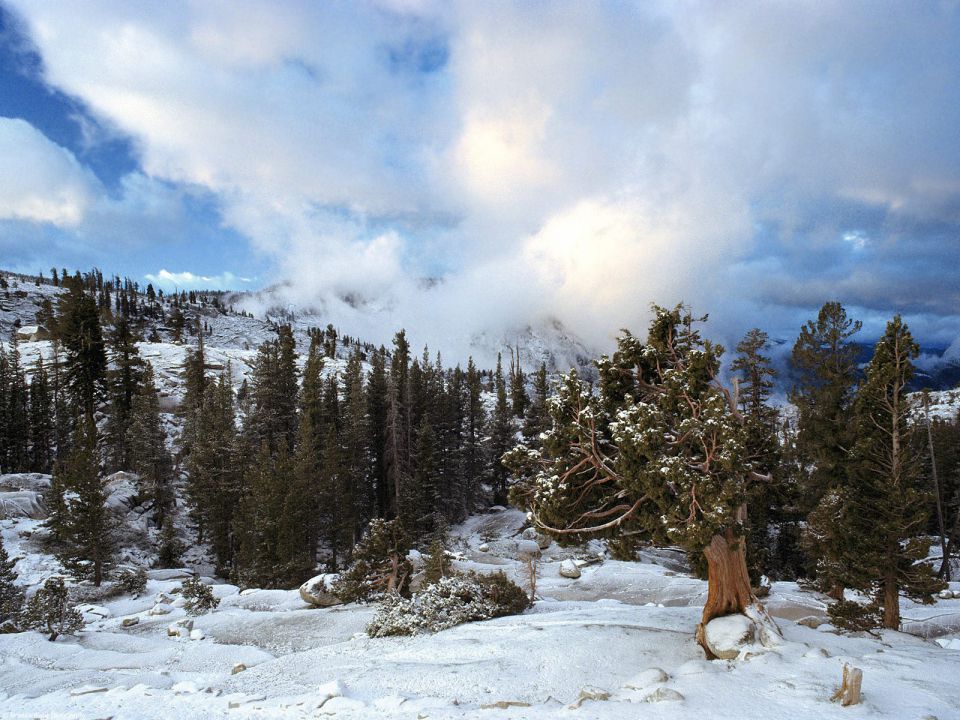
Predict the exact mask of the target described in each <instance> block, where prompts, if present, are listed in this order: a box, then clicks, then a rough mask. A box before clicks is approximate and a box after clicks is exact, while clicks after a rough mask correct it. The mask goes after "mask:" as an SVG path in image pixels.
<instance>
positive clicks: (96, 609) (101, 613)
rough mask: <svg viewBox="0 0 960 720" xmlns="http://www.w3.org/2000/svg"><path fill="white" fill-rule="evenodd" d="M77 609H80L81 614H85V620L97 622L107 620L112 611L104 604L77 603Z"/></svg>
mask: <svg viewBox="0 0 960 720" xmlns="http://www.w3.org/2000/svg"><path fill="white" fill-rule="evenodd" d="M77 610H79V611H80V614H81V615H83V619H84V621H85V622H88V623H89V622H96V621H97V620H105V619H106V618H108V617H110V614H111V613H110V611H109V610H107V609H106V608H105V607H103V606H102V605H88V604H85V605H77Z"/></svg>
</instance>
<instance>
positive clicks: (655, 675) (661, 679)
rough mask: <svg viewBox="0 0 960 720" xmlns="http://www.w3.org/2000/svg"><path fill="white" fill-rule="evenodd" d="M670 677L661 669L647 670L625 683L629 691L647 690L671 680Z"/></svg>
mask: <svg viewBox="0 0 960 720" xmlns="http://www.w3.org/2000/svg"><path fill="white" fill-rule="evenodd" d="M669 679H670V677H669V676H668V675H667V674H666V673H665V672H664V671H663V670H661V669H660V668H658V667H652V668H647V669H646V670H644V671H643V672H639V673H637V674H636V675H634V676H633V677H632V678H630V679H629V680H627V682H625V683H624V685H623V686H624V687H625V688H626V689H627V690H646V689H647V688H648V687H652V686H654V685H660V684H661V683H665V682H666V681H667V680H669Z"/></svg>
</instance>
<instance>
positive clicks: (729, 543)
mask: <svg viewBox="0 0 960 720" xmlns="http://www.w3.org/2000/svg"><path fill="white" fill-rule="evenodd" d="M703 554H704V557H706V559H707V603H706V605H704V606H703V615H702V616H701V618H700V625H698V626H697V642H698V643H700V646H701V647H702V648H703V651H704V652H705V653H706V654H707V659H708V660H713V659H715V656H714V654H713V652H711V650H710V648H709V647H707V643H706V636H705V633H706V626H707V623H708V622H710V621H711V620H713V619H714V618H717V617H723V616H724V615H735V614H737V613H742V612H743V611H744V610H746V609H747V607H748V606H750V605H751V604H752V603H754V602H755V601H756V598H755V597H754V595H753V590H752V589H751V587H750V574H749V572H747V554H746V550H745V542H744V539H743V538H737V537H736V536H735V535H734V533H733V529H732V528H727V529H726V530H725V531H724V532H723V533H719V534H717V535H714V536H713V538H712V539H711V540H710V544H709V545H708V546H707V547H706V548H705V549H704V551H703Z"/></svg>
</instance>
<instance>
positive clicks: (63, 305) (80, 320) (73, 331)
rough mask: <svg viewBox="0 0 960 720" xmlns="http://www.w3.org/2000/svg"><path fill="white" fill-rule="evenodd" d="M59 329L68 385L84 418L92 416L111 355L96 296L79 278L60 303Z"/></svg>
mask: <svg viewBox="0 0 960 720" xmlns="http://www.w3.org/2000/svg"><path fill="white" fill-rule="evenodd" d="M57 326H58V329H59V333H60V341H61V343H62V345H63V348H64V351H65V353H66V358H65V361H64V365H65V383H66V385H67V387H68V388H69V391H70V394H71V396H72V399H73V405H74V407H75V408H76V409H77V412H79V413H80V414H81V415H84V416H85V415H90V416H92V415H93V414H94V412H95V411H96V409H97V404H98V403H99V401H100V397H101V394H102V391H103V381H104V377H105V376H106V371H107V353H106V347H105V345H104V341H103V332H102V330H101V327H100V312H99V310H98V309H97V303H96V301H95V300H94V298H93V296H92V295H90V294H88V293H86V292H84V291H83V283H82V282H81V281H80V280H79V278H76V279H75V280H74V281H73V282H72V283H71V286H70V291H69V292H68V293H65V294H62V295H60V297H59V298H58V301H57Z"/></svg>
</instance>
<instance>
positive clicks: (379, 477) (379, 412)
mask: <svg viewBox="0 0 960 720" xmlns="http://www.w3.org/2000/svg"><path fill="white" fill-rule="evenodd" d="M386 355H387V354H386V350H385V349H384V347H383V346H381V347H380V348H379V349H378V350H376V351H375V352H374V353H373V355H372V356H371V358H370V375H369V377H368V378H367V388H366V393H367V432H368V439H367V445H368V447H369V448H370V458H371V474H372V478H371V480H372V482H373V485H374V492H375V495H376V516H377V517H387V516H388V513H389V512H390V486H389V484H388V482H387V469H386V454H387V399H388V390H387V367H386V362H387V357H386Z"/></svg>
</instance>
